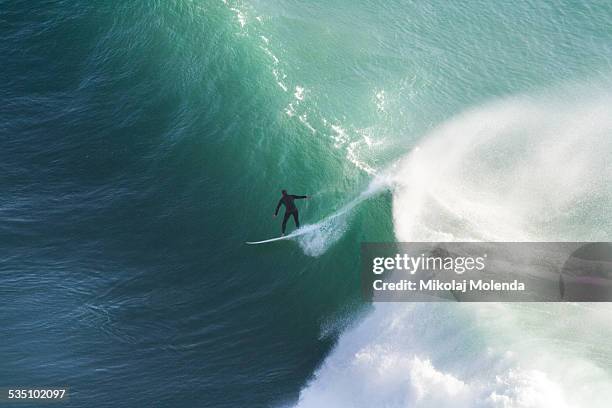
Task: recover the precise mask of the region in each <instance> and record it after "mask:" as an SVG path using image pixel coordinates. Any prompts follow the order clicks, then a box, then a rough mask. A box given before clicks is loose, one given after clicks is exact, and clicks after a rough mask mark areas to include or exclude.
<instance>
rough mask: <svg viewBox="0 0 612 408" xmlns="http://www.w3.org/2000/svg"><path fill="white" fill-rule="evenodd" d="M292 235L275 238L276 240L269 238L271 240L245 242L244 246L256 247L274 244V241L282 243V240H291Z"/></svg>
mask: <svg viewBox="0 0 612 408" xmlns="http://www.w3.org/2000/svg"><path fill="white" fill-rule="evenodd" d="M293 237H294V235H285V236H284V237H277V238H271V239H265V240H263V241H251V242H249V241H247V242H246V244H247V245H257V244H266V243H268V242H274V241H282V240H284V239H289V238H293Z"/></svg>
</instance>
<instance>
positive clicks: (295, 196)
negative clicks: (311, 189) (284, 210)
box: [293, 195, 308, 199]
mask: <svg viewBox="0 0 612 408" xmlns="http://www.w3.org/2000/svg"><path fill="white" fill-rule="evenodd" d="M293 198H295V199H298V198H308V196H297V195H294V196H293Z"/></svg>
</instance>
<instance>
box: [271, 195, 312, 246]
mask: <svg viewBox="0 0 612 408" xmlns="http://www.w3.org/2000/svg"><path fill="white" fill-rule="evenodd" d="M281 193H282V194H283V196H282V197H281V199H280V200H278V204H277V205H276V211H274V216H275V217H276V216H277V215H278V210H279V208H280V206H281V204H283V205H284V206H285V216H284V217H283V228H282V236H285V227H286V226H287V220H288V219H289V217H290V216H292V215H293V220H294V221H295V227H296V228H300V219H299V215H298V209H297V207H296V206H295V204H294V203H293V201H294V200H297V199H300V198H308V196H305V195H303V196H300V195H293V194H287V190H283V191H281Z"/></svg>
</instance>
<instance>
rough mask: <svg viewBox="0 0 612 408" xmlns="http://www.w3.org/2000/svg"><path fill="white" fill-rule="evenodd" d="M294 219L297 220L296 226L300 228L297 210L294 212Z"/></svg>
mask: <svg viewBox="0 0 612 408" xmlns="http://www.w3.org/2000/svg"><path fill="white" fill-rule="evenodd" d="M293 221H295V228H300V218H299V215H298V212H297V210H295V212H294V213H293Z"/></svg>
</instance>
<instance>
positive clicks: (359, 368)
mask: <svg viewBox="0 0 612 408" xmlns="http://www.w3.org/2000/svg"><path fill="white" fill-rule="evenodd" d="M589 91H590V90H583V91H582V92H578V93H577V94H571V95H569V94H561V95H549V96H546V95H543V96H539V97H535V98H532V97H517V98H512V99H509V100H505V101H502V102H499V103H494V104H490V105H487V106H484V107H481V108H478V109H474V110H472V111H470V112H466V113H465V114H462V115H459V116H458V117H456V118H453V119H452V120H450V121H449V122H448V123H445V124H443V125H442V126H440V127H439V128H438V129H436V130H434V131H433V132H432V133H431V134H430V135H428V136H427V137H426V138H425V139H424V141H423V143H422V144H421V145H420V146H419V148H418V149H414V150H413V151H412V152H411V153H410V154H409V155H408V156H407V157H405V158H404V159H403V160H402V161H401V162H400V163H398V164H397V166H396V168H395V169H394V172H393V174H394V175H395V179H394V181H393V183H394V186H395V188H394V196H393V221H394V226H395V233H396V236H397V238H398V240H400V241H412V240H431V241H452V240H509V241H527V240H603V241H607V240H610V239H612V224H611V222H612V221H611V220H610V218H609V209H610V208H612V191H611V189H610V186H612V167H611V164H610V161H609V158H610V157H612V137H611V136H612V95H609V94H603V95H602V94H599V95H596V96H593V95H592V94H591V95H589V94H588V92H589ZM585 95H586V96H585ZM560 100H566V101H571V103H570V102H567V103H563V102H558V101H560ZM611 312H612V307H610V305H603V304H602V305H600V304H598V305H582V304H520V303H516V304H503V303H499V304H457V303H427V304H407V303H392V304H375V305H374V306H373V310H372V313H371V314H370V315H369V316H368V317H367V318H366V319H364V320H363V321H362V322H360V323H359V324H358V325H356V326H355V327H353V328H351V329H349V330H348V331H346V332H344V333H343V334H342V335H341V337H340V339H339V341H338V344H337V346H336V348H335V349H334V351H332V353H331V354H330V356H328V358H327V359H326V360H325V362H324V363H323V365H322V366H321V367H320V368H319V369H318V370H317V372H316V373H315V375H314V378H313V379H312V380H311V382H310V383H309V384H308V385H307V386H306V387H305V388H304V389H303V390H302V392H301V394H300V398H299V401H298V403H297V406H298V407H301V408H305V407H317V408H319V407H382V406H384V407H442V408H443V407H500V408H501V407H503V408H508V407H517V408H531V407H533V408H540V407H546V408H548V407H550V408H553V407H555V408H559V407H561V408H563V407H577V408H580V407H589V408H591V407H601V408H603V407H608V406H609V401H610V400H612V346H611V345H610V342H609V338H610V337H611V336H612V323H610V321H609V318H608V317H607V316H609V315H610V313H611Z"/></svg>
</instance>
